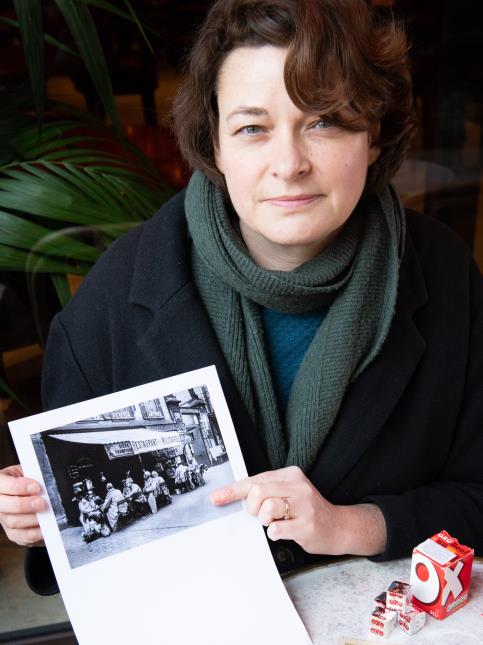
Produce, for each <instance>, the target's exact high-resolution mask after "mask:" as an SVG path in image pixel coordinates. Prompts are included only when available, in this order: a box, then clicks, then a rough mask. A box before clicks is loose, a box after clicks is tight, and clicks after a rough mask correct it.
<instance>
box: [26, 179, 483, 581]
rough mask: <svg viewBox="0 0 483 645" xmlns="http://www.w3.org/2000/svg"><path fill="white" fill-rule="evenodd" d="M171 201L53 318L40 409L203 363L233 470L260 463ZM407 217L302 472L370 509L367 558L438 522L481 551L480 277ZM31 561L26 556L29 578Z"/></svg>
mask: <svg viewBox="0 0 483 645" xmlns="http://www.w3.org/2000/svg"><path fill="white" fill-rule="evenodd" d="M183 200H184V193H183V192H182V193H180V194H178V195H177V196H175V197H174V198H173V199H172V200H170V201H169V202H168V203H167V204H166V205H165V206H163V208H161V210H160V211H159V213H158V214H157V215H155V216H154V217H153V218H152V219H151V220H149V221H148V222H146V223H145V224H143V225H142V226H139V227H138V228H136V229H134V230H133V231H131V232H130V233H128V234H127V235H125V236H124V237H122V238H121V239H119V240H118V241H117V242H115V243H114V244H113V245H112V246H111V248H110V249H109V250H108V251H107V252H106V253H105V254H104V256H103V257H102V258H101V259H100V261H99V262H98V263H97V265H96V266H95V268H94V269H93V270H92V271H91V273H90V274H89V276H88V277H87V278H86V280H85V281H84V283H83V284H82V286H81V287H80V289H79V291H78V293H77V295H76V297H75V298H74V299H73V300H72V302H71V303H70V304H69V305H68V306H67V307H66V308H65V309H64V310H63V311H62V312H61V313H60V314H59V315H58V316H57V317H56V319H55V320H54V322H53V324H52V327H51V331H50V336H49V341H48V345H47V351H46V355H45V362H44V378H43V397H44V403H45V408H46V409H51V408H54V407H58V406H63V405H66V404H69V403H74V402H77V401H81V400H83V399H87V398H91V397H95V396H100V395H102V394H107V393H110V392H114V391H117V390H122V389H124V388H129V387H132V386H135V385H139V384H142V383H146V382H149V381H153V380H156V379H160V378H165V377H168V376H172V375H174V374H178V373H181V372H186V371H189V370H193V369H197V368H200V367H204V366H207V365H212V364H215V365H216V367H217V370H218V374H219V376H220V380H221V383H222V386H223V390H224V393H225V396H226V399H227V402H228V407H229V409H230V412H231V415H232V418H233V422H234V425H235V428H236V432H237V435H238V439H239V442H240V445H241V449H242V452H243V455H244V457H245V460H246V464H247V469H248V471H249V473H251V474H254V473H257V472H260V471H263V470H268V469H269V466H268V463H267V460H266V457H265V455H264V452H263V449H262V447H261V444H260V441H259V438H258V436H257V433H256V432H255V429H254V427H253V425H252V423H251V422H250V419H249V417H248V414H247V412H246V410H245V408H244V405H243V403H242V401H241V399H240V396H239V395H238V392H237V390H236V387H235V384H234V382H233V379H232V377H231V374H230V372H229V369H228V366H227V364H226V362H225V359H224V357H223V355H222V353H221V350H220V347H219V345H218V342H217V340H216V337H215V335H214V332H213V329H212V327H211V325H210V322H209V319H208V316H207V314H206V312H205V310H204V308H203V305H202V303H201V300H200V297H199V294H198V292H197V289H196V286H195V285H194V282H193V279H192V275H191V269H190V259H189V258H190V254H189V244H188V242H187V235H186V225H185V220H184V208H183ZM407 221H408V235H407V240H406V246H405V250H404V256H403V261H402V265H401V272H400V282H399V290H398V299H397V305H396V312H395V315H394V319H393V323H392V326H391V330H390V332H389V335H388V338H387V340H386V342H385V345H384V347H383V349H382V351H381V353H380V354H379V355H378V357H377V358H376V359H375V360H374V362H373V363H372V364H371V365H370V366H369V367H368V368H367V369H366V371H365V372H364V373H363V374H362V375H361V376H360V377H359V378H358V379H357V380H356V381H355V382H354V383H353V384H352V385H351V386H350V388H349V390H348V392H347V394H346V396H345V398H344V401H343V403H342V407H341V410H340V413H339V415H338V417H337V419H336V422H335V425H334V427H333V428H332V430H331V432H330V434H329V437H328V438H327V440H326V442H325V443H324V445H323V447H322V449H321V451H320V453H319V455H318V458H317V460H316V463H315V465H314V466H313V468H312V469H311V471H310V472H309V473H308V476H309V477H310V479H311V481H312V483H313V484H314V485H315V486H316V487H317V488H318V489H319V490H320V492H321V493H322V494H323V495H324V496H325V497H326V498H327V499H329V500H330V501H331V502H333V503H336V504H354V503H357V502H361V501H372V502H374V503H376V504H377V505H378V506H379V507H380V508H381V510H382V512H383V514H384V517H385V520H386V524H387V531H388V541H387V548H386V551H385V553H384V554H382V555H381V556H379V558H377V559H390V558H397V557H402V556H409V555H410V554H411V550H412V548H413V546H415V545H416V544H418V543H419V542H421V541H422V540H423V539H425V538H427V537H429V536H431V535H432V534H434V533H436V532H437V531H439V530H441V529H446V530H448V531H449V532H450V533H451V534H452V535H454V536H456V537H457V538H459V540H460V541H461V542H462V543H465V544H468V545H470V546H473V547H475V548H476V549H477V551H478V552H479V553H480V554H483V396H482V394H483V280H482V278H481V275H480V274H479V272H478V269H477V268H476V266H475V264H474V262H473V260H472V259H471V255H470V253H469V251H468V250H467V248H466V247H465V246H464V244H463V243H462V242H460V241H459V240H458V239H457V238H456V237H455V236H454V235H453V234H452V233H451V232H450V231H449V230H448V229H446V228H445V227H443V226H441V225H440V224H438V223H437V222H435V221H434V220H432V219H430V218H428V217H426V216H423V215H419V214H416V213H411V212H408V213H407ZM271 548H272V551H273V553H274V557H275V560H276V562H277V565H278V566H279V569H280V570H282V571H284V570H287V569H289V568H292V567H297V566H300V565H303V564H305V563H306V562H308V561H310V560H311V559H313V557H312V556H308V554H306V553H305V552H304V551H302V549H300V548H299V547H298V546H297V545H296V544H294V543H292V542H284V543H280V542H275V543H271ZM247 557H249V554H248V555H247ZM42 559H43V556H41V555H40V552H37V556H36V557H33V556H32V554H31V559H30V564H29V563H28V566H27V569H28V575H29V577H30V579H31V582H33V584H34V586H38V585H39V584H42V583H41V582H40V580H39V579H38V576H37V575H36V567H37V565H36V564H35V561H36V560H39V561H40V560H42Z"/></svg>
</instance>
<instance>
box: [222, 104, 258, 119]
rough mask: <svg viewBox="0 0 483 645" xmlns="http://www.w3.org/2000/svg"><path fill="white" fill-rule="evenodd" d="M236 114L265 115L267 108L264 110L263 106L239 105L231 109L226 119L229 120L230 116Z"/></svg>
mask: <svg viewBox="0 0 483 645" xmlns="http://www.w3.org/2000/svg"><path fill="white" fill-rule="evenodd" d="M238 114H243V115H245V116H267V115H268V112H267V110H265V108H260V107H249V106H246V105H240V106H239V107H237V108H235V109H234V110H232V111H231V112H230V114H228V116H227V117H226V120H227V121H229V120H230V119H231V118H232V117H234V116H236V115H238Z"/></svg>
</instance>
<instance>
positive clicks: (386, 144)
mask: <svg viewBox="0 0 483 645" xmlns="http://www.w3.org/2000/svg"><path fill="white" fill-rule="evenodd" d="M264 45H272V46H276V47H282V48H286V49H287V57H286V61H285V69H284V80H285V85H286V89H287V92H288V94H289V96H290V98H291V100H292V101H293V103H294V104H295V105H296V106H297V107H298V108H299V109H301V110H302V111H304V112H310V113H318V114H321V115H323V116H324V117H325V118H327V119H330V120H331V122H333V123H335V124H336V125H338V126H340V127H344V128H347V129H349V130H353V131H362V130H367V129H369V128H371V127H373V126H377V125H378V124H379V126H380V128H379V134H378V136H377V139H376V140H375V141H373V144H374V145H377V146H378V147H379V148H380V150H381V153H380V155H379V157H378V159H377V161H376V162H375V163H374V164H372V166H370V168H369V172H368V177H367V182H366V189H367V190H370V191H378V190H380V189H381V188H383V187H384V186H385V185H387V183H388V182H389V181H390V180H391V178H392V177H393V176H394V174H395V173H396V171H397V170H398V168H399V166H400V165H401V163H402V161H403V159H404V157H405V154H406V152H407V149H408V147H409V144H410V141H411V138H412V135H413V133H414V130H415V120H414V114H413V99H412V85H411V76H410V72H409V64H408V44H407V40H406V36H405V33H404V30H403V28H402V26H401V25H399V24H397V23H396V22H395V20H394V19H390V20H382V18H380V17H379V16H378V15H377V14H375V13H373V12H372V11H371V10H370V8H369V7H368V5H367V4H366V2H365V0H217V2H215V3H214V4H213V6H212V7H211V9H210V11H209V12H208V14H207V16H206V18H205V21H204V22H203V24H202V25H201V28H200V30H199V32H198V35H197V38H196V40H195V43H194V45H193V47H192V49H191V52H190V55H189V58H188V60H187V69H186V76H185V78H184V80H183V82H182V83H181V86H180V88H179V91H178V93H177V96H176V97H175V100H174V103H173V113H172V114H173V125H174V131H175V134H176V138H177V141H178V146H179V149H180V151H181V154H182V155H183V157H184V158H185V160H186V161H187V163H188V164H189V165H190V167H191V168H192V169H198V170H202V171H203V172H204V173H205V174H206V175H207V176H208V177H209V178H210V179H211V180H212V181H214V182H215V183H216V184H217V185H219V186H221V187H224V180H223V176H222V175H221V173H220V172H219V171H218V169H217V168H216V165H215V154H214V152H215V142H216V141H217V138H218V106H217V84H218V79H219V74H220V70H221V67H222V65H223V62H224V61H225V59H226V57H227V56H228V54H229V53H230V52H231V51H232V50H233V49H236V48H237V47H242V46H245V47H246V46H248V47H260V46H264Z"/></svg>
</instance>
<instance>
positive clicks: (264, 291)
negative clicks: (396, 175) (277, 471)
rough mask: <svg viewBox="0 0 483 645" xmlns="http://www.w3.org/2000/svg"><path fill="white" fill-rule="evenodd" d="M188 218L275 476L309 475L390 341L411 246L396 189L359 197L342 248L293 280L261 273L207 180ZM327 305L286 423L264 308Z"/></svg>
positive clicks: (213, 316)
mask: <svg viewBox="0 0 483 645" xmlns="http://www.w3.org/2000/svg"><path fill="white" fill-rule="evenodd" d="M185 210H186V218H187V222H188V229H189V234H190V237H191V238H192V241H193V245H192V268H193V275H194V280H195V283H196V286H197V288H198V290H199V293H200V295H201V299H202V301H203V304H204V306H205V308H206V310H207V312H208V316H209V318H210V321H211V323H212V325H213V328H214V330H215V333H216V336H217V338H218V341H219V343H220V346H221V349H222V351H223V354H224V356H225V358H226V360H227V362H228V365H229V367H230V369H231V373H232V375H233V378H234V380H235V383H236V385H237V388H238V390H239V393H240V395H241V397H242V399H243V401H244V403H245V405H246V408H247V410H248V413H249V415H250V417H251V419H252V421H253V423H254V424H255V427H256V428H257V430H258V432H259V433H260V435H261V437H262V441H263V444H264V445H265V449H266V452H267V456H268V459H269V463H270V465H271V467H272V468H280V467H283V466H288V465H292V464H297V465H298V466H300V467H301V468H302V469H303V470H304V471H307V470H308V469H309V468H310V466H311V464H313V462H314V460H315V458H316V456H317V452H318V451H319V449H320V447H321V446H322V444H323V442H324V441H325V439H326V437H327V435H328V433H329V431H330V429H331V427H332V425H333V423H334V420H335V418H336V416H337V413H338V411H339V408H340V405H341V402H342V399H343V397H344V394H345V392H346V390H347V387H348V386H349V384H350V383H351V381H353V380H354V379H356V378H357V377H358V376H359V374H361V372H362V371H363V370H364V369H365V368H366V367H367V366H368V365H369V363H370V362H371V361H372V360H373V359H374V357H375V356H376V355H377V354H378V353H379V351H380V350H381V347H382V345H383V343H384V341H385V339H386V336H387V334H388V331H389V327H390V324H391V320H392V317H393V313H394V308H395V303H396V295H397V283H398V274H399V262H400V257H401V250H402V248H403V247H404V234H405V220H404V216H403V211H402V208H401V206H400V203H399V201H398V199H397V197H396V195H395V193H394V192H393V191H392V189H391V188H388V189H386V190H385V191H384V192H383V193H382V194H380V195H377V196H366V197H363V198H361V200H360V202H359V204H358V206H357V208H356V209H355V211H354V213H353V214H352V215H351V217H350V218H349V220H348V222H347V223H346V224H345V226H344V227H343V229H342V230H341V232H340V233H339V235H338V236H337V238H336V239H335V240H334V242H333V243H332V244H331V245H330V246H329V247H328V248H326V249H324V250H323V251H322V252H321V253H320V254H319V255H317V256H316V257H315V258H313V259H312V260H310V261H308V262H306V263H305V264H303V265H301V266H299V267H298V268H297V269H295V270H293V271H268V270H266V269H262V268H261V267H259V266H258V265H257V264H255V262H254V261H253V259H252V258H251V257H250V255H249V252H248V250H247V248H246V246H245V244H244V242H243V240H242V238H241V235H240V232H239V227H238V223H237V220H236V217H234V216H233V215H232V216H230V211H229V210H228V209H227V207H226V204H225V200H224V196H223V194H222V192H221V191H220V189H219V188H217V187H216V186H215V185H214V184H213V183H212V182H211V181H210V180H209V179H208V178H207V177H206V176H205V175H204V174H202V173H201V172H195V173H194V174H193V176H192V178H191V181H190V183H189V186H188V190H187V193H186V199H185ZM328 302H332V304H331V306H330V309H329V312H328V314H327V316H326V318H325V320H324V322H323V324H322V325H321V326H320V328H319V329H318V330H317V332H316V334H315V337H314V339H313V341H312V343H311V345H310V346H309V349H308V350H307V353H306V355H305V357H304V359H303V361H302V363H301V365H300V367H299V369H298V372H297V374H296V376H295V379H294V382H293V385H292V389H291V391H290V396H289V400H288V404H287V411H286V416H285V419H282V418H281V417H280V414H279V411H278V404H277V400H276V396H275V391H274V387H273V383H272V377H271V374H270V368H269V364H268V360H267V352H266V349H265V343H264V337H263V327H262V323H261V316H260V306H263V307H269V308H270V309H275V310H278V311H283V312H294V313H303V312H307V311H313V310H315V309H318V308H321V307H323V306H325V305H327V303H328ZM234 422H235V425H236V419H235V420H234Z"/></svg>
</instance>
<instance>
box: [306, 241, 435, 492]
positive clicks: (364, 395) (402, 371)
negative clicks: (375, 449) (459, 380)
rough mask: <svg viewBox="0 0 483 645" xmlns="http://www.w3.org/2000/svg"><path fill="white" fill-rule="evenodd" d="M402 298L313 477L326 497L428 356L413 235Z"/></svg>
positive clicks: (402, 277)
mask: <svg viewBox="0 0 483 645" xmlns="http://www.w3.org/2000/svg"><path fill="white" fill-rule="evenodd" d="M406 244H407V246H406V252H405V258H404V261H403V263H402V265H401V274H400V280H399V291H398V302H397V305H396V312H395V314H394V318H393V322H392V326H391V329H390V332H389V334H388V337H387V339H386V342H385V344H384V347H383V349H382V351H381V352H380V354H379V355H378V356H377V357H376V359H375V360H374V361H373V363H372V364H371V365H370V366H369V367H368V368H367V369H366V370H365V372H363V374H361V376H360V377H359V378H358V379H357V380H356V381H355V382H354V383H353V384H352V385H351V386H350V387H349V390H348V391H347V394H346V396H345V397H344V400H343V403H342V406H341V410H340V413H339V416H338V418H337V420H336V423H335V425H334V427H333V428H332V430H331V432H330V434H329V437H328V438H327V440H326V442H325V443H324V445H323V447H322V449H321V451H320V453H319V456H318V458H317V460H316V462H315V464H314V466H313V468H312V469H311V472H310V478H311V479H312V481H314V482H316V485H317V488H319V489H320V490H321V491H322V492H323V493H324V494H325V495H330V493H331V492H332V491H333V490H334V489H335V488H336V487H337V485H338V484H339V483H340V482H341V481H342V480H343V478H344V477H345V475H347V474H348V473H349V472H350V470H351V469H352V468H353V467H354V466H355V464H356V463H357V461H358V460H359V459H360V457H361V456H362V455H363V453H364V452H365V451H366V450H367V449H368V448H369V446H370V445H371V443H372V442H373V441H374V439H375V438H376V436H377V435H378V434H379V432H380V431H381V429H382V427H383V425H384V423H385V422H386V420H387V419H388V417H389V415H390V414H391V412H392V411H393V410H394V408H395V406H396V404H397V402H398V401H399V399H400V398H401V396H402V394H403V393H404V390H405V389H406V387H407V384H408V382H409V380H410V378H411V376H412V375H413V373H414V371H415V369H416V367H417V365H418V363H419V361H420V360H421V357H422V356H423V354H424V350H425V347H426V342H425V340H424V338H423V337H422V335H421V333H420V332H419V330H418V328H417V326H416V324H415V322H414V319H413V315H414V312H415V311H416V310H417V309H419V308H420V307H422V306H423V305H424V304H425V303H426V302H427V292H426V287H425V283H424V279H423V276H422V272H421V267H420V264H419V260H418V258H417V255H416V252H415V250H414V247H413V245H412V242H411V240H410V238H409V236H408V239H407V243H406Z"/></svg>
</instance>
